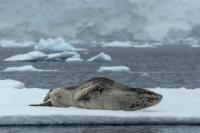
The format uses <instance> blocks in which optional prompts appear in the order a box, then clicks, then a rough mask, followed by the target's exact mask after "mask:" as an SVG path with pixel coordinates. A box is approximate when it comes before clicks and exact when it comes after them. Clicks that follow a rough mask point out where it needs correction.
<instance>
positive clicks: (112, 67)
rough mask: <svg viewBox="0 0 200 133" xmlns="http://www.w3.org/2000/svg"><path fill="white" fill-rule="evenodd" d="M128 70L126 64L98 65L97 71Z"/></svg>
mask: <svg viewBox="0 0 200 133" xmlns="http://www.w3.org/2000/svg"><path fill="white" fill-rule="evenodd" d="M105 71H106V72H108V71H111V72H129V71H130V68H128V67H127V66H102V67H100V68H99V69H98V70H97V72H105Z"/></svg>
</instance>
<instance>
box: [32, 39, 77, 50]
mask: <svg viewBox="0 0 200 133" xmlns="http://www.w3.org/2000/svg"><path fill="white" fill-rule="evenodd" d="M34 48H35V50H50V51H74V50H76V48H75V47H73V46H71V45H70V44H69V43H67V42H66V41H65V39H63V38H61V37H58V38H56V39H51V38H50V39H46V40H45V39H40V41H39V42H38V44H37V45H35V47H34Z"/></svg>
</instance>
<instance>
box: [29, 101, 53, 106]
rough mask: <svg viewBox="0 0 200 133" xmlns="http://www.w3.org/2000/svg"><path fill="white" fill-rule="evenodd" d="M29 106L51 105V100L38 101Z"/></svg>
mask: <svg viewBox="0 0 200 133" xmlns="http://www.w3.org/2000/svg"><path fill="white" fill-rule="evenodd" d="M29 106H52V103H51V100H48V101H46V102H44V103H40V104H30V105H29Z"/></svg>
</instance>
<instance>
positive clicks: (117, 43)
mask: <svg viewBox="0 0 200 133" xmlns="http://www.w3.org/2000/svg"><path fill="white" fill-rule="evenodd" d="M102 46H103V47H133V46H132V45H131V44H130V42H120V41H112V42H106V43H104V44H103V45H102Z"/></svg>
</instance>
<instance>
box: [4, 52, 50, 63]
mask: <svg viewBox="0 0 200 133" xmlns="http://www.w3.org/2000/svg"><path fill="white" fill-rule="evenodd" d="M46 57H47V55H46V54H45V53H42V52H40V51H32V52H29V53H25V54H19V55H15V56H12V57H9V58H7V59H5V61H40V60H44V59H45V58H46Z"/></svg>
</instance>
